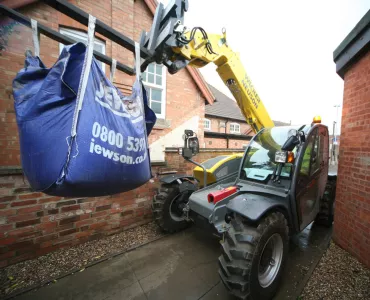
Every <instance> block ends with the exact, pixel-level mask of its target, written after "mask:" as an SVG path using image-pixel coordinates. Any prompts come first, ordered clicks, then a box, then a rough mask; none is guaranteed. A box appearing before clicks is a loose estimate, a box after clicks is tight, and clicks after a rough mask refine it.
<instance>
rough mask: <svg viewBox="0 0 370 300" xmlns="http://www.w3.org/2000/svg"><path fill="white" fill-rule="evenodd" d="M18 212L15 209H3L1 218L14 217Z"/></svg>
mask: <svg viewBox="0 0 370 300" xmlns="http://www.w3.org/2000/svg"><path fill="white" fill-rule="evenodd" d="M15 213H16V210H15V209H2V210H0V216H3V217H5V216H12V215H15Z"/></svg>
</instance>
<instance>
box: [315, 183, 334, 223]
mask: <svg viewBox="0 0 370 300" xmlns="http://www.w3.org/2000/svg"><path fill="white" fill-rule="evenodd" d="M336 186H337V185H336V180H333V179H332V180H330V179H329V180H328V182H327V183H326V187H325V192H324V196H323V197H322V199H321V203H320V211H319V213H318V214H317V216H316V219H315V224H317V225H322V226H325V227H331V226H332V224H333V221H334V202H335V190H336Z"/></svg>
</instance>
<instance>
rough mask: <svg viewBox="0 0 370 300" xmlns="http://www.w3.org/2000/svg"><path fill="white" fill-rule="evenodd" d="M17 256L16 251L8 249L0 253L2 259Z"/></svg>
mask: <svg viewBox="0 0 370 300" xmlns="http://www.w3.org/2000/svg"><path fill="white" fill-rule="evenodd" d="M14 256H15V251H7V252H5V253H3V254H1V255H0V261H1V260H4V259H8V258H11V257H14Z"/></svg>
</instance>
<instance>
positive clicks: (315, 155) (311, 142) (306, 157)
mask: <svg viewBox="0 0 370 300" xmlns="http://www.w3.org/2000/svg"><path fill="white" fill-rule="evenodd" d="M316 134H317V130H316V132H314V133H313V134H312V135H311V136H309V138H308V139H307V141H306V143H307V147H306V150H305V152H304V154H303V160H302V164H301V169H300V171H299V174H300V176H301V177H302V176H306V177H307V176H309V175H310V174H313V173H314V172H315V171H316V170H317V169H318V168H319V166H320V158H319V155H320V153H319V152H320V151H319V138H315V137H316Z"/></svg>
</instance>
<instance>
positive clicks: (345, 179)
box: [334, 52, 370, 267]
mask: <svg viewBox="0 0 370 300" xmlns="http://www.w3.org/2000/svg"><path fill="white" fill-rule="evenodd" d="M334 240H335V242H336V243H337V244H339V245H340V246H341V247H343V248H344V249H346V250H347V251H349V252H350V253H352V254H353V255H354V256H356V257H357V258H358V259H359V260H360V261H361V262H363V263H365V264H366V265H367V266H369V267H370V255H369V253H370V52H368V53H367V54H366V55H365V56H364V57H363V58H362V59H361V60H360V61H358V62H357V63H356V64H355V65H353V66H352V67H351V68H350V69H349V70H348V71H347V72H346V74H345V77H344V97H343V112H342V128H341V141H340V153H339V170H338V186H337V196H336V204H335V222H334Z"/></svg>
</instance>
